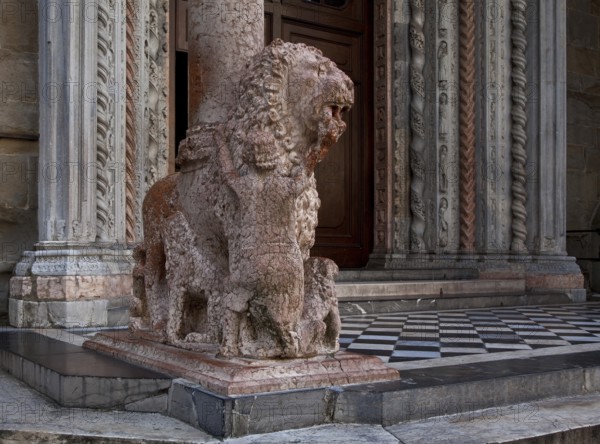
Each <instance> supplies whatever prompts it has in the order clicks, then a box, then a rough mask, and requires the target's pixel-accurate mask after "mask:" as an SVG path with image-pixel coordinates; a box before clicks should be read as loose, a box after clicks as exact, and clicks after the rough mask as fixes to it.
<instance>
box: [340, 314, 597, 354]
mask: <svg viewBox="0 0 600 444" xmlns="http://www.w3.org/2000/svg"><path fill="white" fill-rule="evenodd" d="M591 343H600V303H587V304H577V305H554V306H543V307H510V308H490V309H473V310H453V311H441V312H419V313H385V314H373V315H363V316H346V317H344V318H342V330H341V332H340V349H342V350H347V351H352V352H355V353H363V354H369V355H375V356H378V357H379V358H380V359H381V360H382V361H383V362H385V363H389V364H393V363H395V362H403V361H415V360H422V359H433V358H445V357H451V356H463V355H473V354H482V353H494V352H506V351H516V350H533V349H538V348H544V347H557V346H565V345H577V344H591Z"/></svg>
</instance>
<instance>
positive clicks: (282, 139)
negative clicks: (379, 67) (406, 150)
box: [226, 39, 354, 176]
mask: <svg viewBox="0 0 600 444" xmlns="http://www.w3.org/2000/svg"><path fill="white" fill-rule="evenodd" d="M353 101H354V85H353V83H352V81H351V80H350V79H349V78H348V76H346V75H345V74H344V73H343V72H342V71H341V70H340V69H339V68H337V66H336V65H335V64H334V63H333V62H332V61H331V60H329V59H327V58H326V57H324V56H323V54H322V53H321V51H319V50H318V49H316V48H313V47H310V46H307V45H304V44H293V43H284V42H283V41H282V40H279V39H277V40H275V41H274V42H273V43H271V44H270V45H269V46H267V47H266V48H264V49H263V51H261V52H260V53H259V54H257V55H256V56H255V57H254V58H253V59H252V60H251V61H250V62H249V64H248V66H247V68H246V74H245V76H244V77H243V79H242V81H241V82H240V85H239V91H238V101H237V103H236V104H235V107H234V109H233V110H232V112H231V116H230V120H229V122H228V124H227V126H228V131H226V132H227V133H228V134H229V137H230V139H229V141H228V142H229V146H230V148H231V154H232V158H233V162H234V164H235V167H236V168H237V169H238V170H239V171H240V172H241V173H242V174H243V170H244V169H245V168H250V167H256V168H258V169H267V170H272V169H278V170H279V171H280V172H281V174H283V175H295V174H298V173H299V172H303V173H304V174H306V175H307V176H310V175H311V174H312V173H313V171H314V168H315V166H316V164H317V163H318V162H319V161H321V160H322V159H323V158H324V157H325V155H326V154H327V152H328V151H329V149H330V147H331V146H332V145H333V144H334V143H335V142H336V141H337V140H338V138H339V137H340V136H341V134H342V133H343V132H344V130H345V129H346V124H345V123H344V121H343V120H342V114H343V113H344V112H345V111H347V110H348V109H349V108H350V107H351V106H352V103H353Z"/></svg>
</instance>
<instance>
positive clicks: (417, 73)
mask: <svg viewBox="0 0 600 444" xmlns="http://www.w3.org/2000/svg"><path fill="white" fill-rule="evenodd" d="M410 6H411V18H410V28H409V42H410V48H411V60H410V86H411V96H412V97H411V105H410V123H411V129H412V139H411V143H410V167H411V172H412V180H411V184H410V202H411V203H410V208H411V211H412V221H411V225H410V248H411V250H412V251H413V252H423V251H424V250H425V240H424V238H423V234H424V232H425V204H424V191H425V158H424V156H425V116H424V114H425V76H424V68H425V33H424V29H425V5H424V3H423V0H411V2H410Z"/></svg>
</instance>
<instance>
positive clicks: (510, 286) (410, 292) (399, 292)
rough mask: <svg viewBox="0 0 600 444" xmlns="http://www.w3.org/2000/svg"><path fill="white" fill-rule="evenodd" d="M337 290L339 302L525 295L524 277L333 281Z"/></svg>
mask: <svg viewBox="0 0 600 444" xmlns="http://www.w3.org/2000/svg"><path fill="white" fill-rule="evenodd" d="M336 291H337V296H338V300H339V301H340V302H345V301H358V300H365V299H373V298H377V299H385V298H387V299H393V298H406V299H408V298H412V299H418V298H422V297H425V296H435V297H453V296H469V295H473V296H482V295H502V294H524V293H525V279H489V280H488V279H486V280H456V281H447V280H443V281H407V282H339V283H336Z"/></svg>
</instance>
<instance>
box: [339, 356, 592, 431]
mask: <svg viewBox="0 0 600 444" xmlns="http://www.w3.org/2000/svg"><path fill="white" fill-rule="evenodd" d="M593 393H600V351H599V350H590V351H583V352H576V353H565V354H560V355H557V356H554V355H540V356H533V357H527V358H524V357H519V358H510V357H508V356H506V357H505V359H500V360H494V361H488V362H476V363H464V364H460V365H448V366H446V367H443V366H440V367H435V368H429V369H425V368H423V369H415V370H414V371H413V370H403V371H402V379H401V381H398V382H397V383H395V384H392V383H379V384H377V385H375V386H373V388H372V389H371V390H366V389H365V387H364V386H363V387H361V386H352V387H348V388H346V389H345V390H344V391H343V392H341V393H340V394H339V396H338V399H337V404H336V409H335V415H334V421H335V422H344V423H352V422H358V423H366V424H380V425H383V426H390V425H393V424H399V423H406V422H410V421H415V420H426V419H428V418H436V417H439V416H444V415H445V414H446V413H447V412H451V413H454V414H458V413H464V412H470V411H474V410H482V409H488V408H499V407H502V406H509V405H515V404H523V403H534V402H538V401H542V400H545V399H552V398H557V397H569V396H580V395H588V394H593ZM357 406H359V407H358V408H357Z"/></svg>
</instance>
